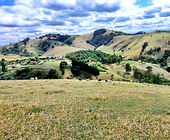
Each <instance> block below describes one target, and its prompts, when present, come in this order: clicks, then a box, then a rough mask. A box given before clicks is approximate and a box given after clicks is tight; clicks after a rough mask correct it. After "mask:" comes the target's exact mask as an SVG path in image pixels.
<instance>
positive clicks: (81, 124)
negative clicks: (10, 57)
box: [0, 80, 170, 140]
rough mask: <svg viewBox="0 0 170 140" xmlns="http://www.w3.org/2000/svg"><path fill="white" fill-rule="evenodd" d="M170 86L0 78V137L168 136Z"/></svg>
mask: <svg viewBox="0 0 170 140" xmlns="http://www.w3.org/2000/svg"><path fill="white" fill-rule="evenodd" d="M169 115H170V87H169V86H159V85H149V84H138V83H124V82H114V83H106V82H97V81H78V80H37V81H0V139H14V140H15V139H64V140H67V139H78V140H80V139H87V140H89V139H102V140H103V139H120V140H123V139H130V140H131V139H135V140H136V139H141V140H143V139H151V140H168V139H169V138H170V116H169Z"/></svg>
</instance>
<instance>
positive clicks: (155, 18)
mask: <svg viewBox="0 0 170 140" xmlns="http://www.w3.org/2000/svg"><path fill="white" fill-rule="evenodd" d="M100 28H108V29H112V30H117V31H124V32H129V33H132V32H138V31H154V30H157V29H159V30H170V0H0V45H4V44H8V43H9V42H15V41H18V40H21V39H23V38H25V37H35V36H40V35H42V34H47V33H62V34H84V33H89V32H92V31H94V30H96V29H100Z"/></svg>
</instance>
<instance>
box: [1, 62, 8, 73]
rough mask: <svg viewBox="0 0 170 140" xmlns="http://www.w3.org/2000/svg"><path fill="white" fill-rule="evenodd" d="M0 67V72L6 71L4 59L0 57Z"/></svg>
mask: <svg viewBox="0 0 170 140" xmlns="http://www.w3.org/2000/svg"><path fill="white" fill-rule="evenodd" d="M1 67H2V72H6V71H7V69H6V63H5V59H2V60H1Z"/></svg>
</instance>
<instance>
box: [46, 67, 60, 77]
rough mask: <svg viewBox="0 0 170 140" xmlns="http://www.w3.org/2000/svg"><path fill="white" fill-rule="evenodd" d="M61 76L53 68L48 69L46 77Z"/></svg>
mask: <svg viewBox="0 0 170 140" xmlns="http://www.w3.org/2000/svg"><path fill="white" fill-rule="evenodd" d="M59 78H61V76H60V74H59V72H57V71H56V70H54V69H50V70H49V72H48V75H47V79H59Z"/></svg>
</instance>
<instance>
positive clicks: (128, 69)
mask: <svg viewBox="0 0 170 140" xmlns="http://www.w3.org/2000/svg"><path fill="white" fill-rule="evenodd" d="M125 70H126V72H131V70H132V68H131V66H130V64H129V63H127V64H126V65H125Z"/></svg>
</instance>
